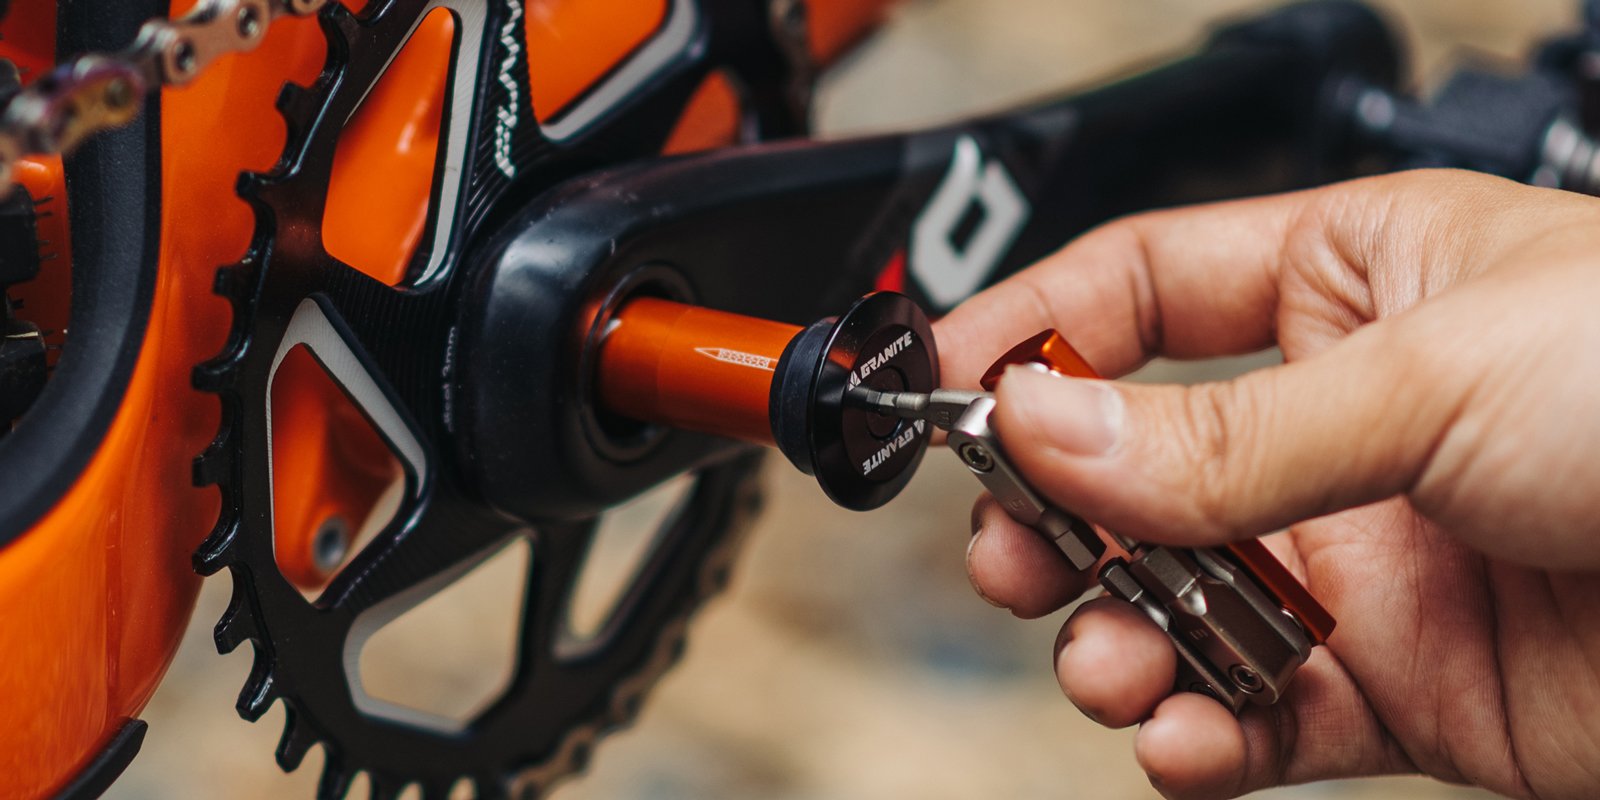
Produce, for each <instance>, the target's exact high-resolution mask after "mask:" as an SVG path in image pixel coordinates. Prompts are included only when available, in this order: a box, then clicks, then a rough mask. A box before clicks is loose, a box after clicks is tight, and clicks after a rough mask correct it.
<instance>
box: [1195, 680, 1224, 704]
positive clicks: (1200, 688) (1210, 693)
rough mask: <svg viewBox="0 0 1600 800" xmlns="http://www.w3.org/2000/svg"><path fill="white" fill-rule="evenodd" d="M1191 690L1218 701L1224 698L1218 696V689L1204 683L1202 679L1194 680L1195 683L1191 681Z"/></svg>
mask: <svg viewBox="0 0 1600 800" xmlns="http://www.w3.org/2000/svg"><path fill="white" fill-rule="evenodd" d="M1189 691H1191V692H1194V693H1195V694H1203V695H1205V696H1206V697H1210V698H1213V699H1215V700H1217V701H1218V702H1221V700H1222V698H1220V697H1217V690H1215V689H1213V688H1211V686H1210V685H1209V684H1206V683H1202V682H1200V681H1194V682H1193V683H1190V684H1189Z"/></svg>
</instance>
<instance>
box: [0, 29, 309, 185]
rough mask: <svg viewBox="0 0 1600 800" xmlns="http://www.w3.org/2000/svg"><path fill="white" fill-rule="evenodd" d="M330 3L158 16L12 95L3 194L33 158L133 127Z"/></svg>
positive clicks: (3, 132)
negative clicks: (169, 98)
mask: <svg viewBox="0 0 1600 800" xmlns="http://www.w3.org/2000/svg"><path fill="white" fill-rule="evenodd" d="M327 3H328V0H204V2H201V3H200V4H199V5H198V6H196V7H195V8H194V9H193V10H191V11H190V12H189V13H188V14H186V15H184V16H183V17H181V18H179V19H173V20H165V19H153V20H150V21H149V22H146V23H145V24H144V25H143V26H142V27H140V29H139V34H138V36H136V37H135V38H134V41H133V44H132V45H130V46H129V47H128V48H127V49H126V50H123V51H122V52H120V53H115V54H106V53H90V54H86V55H81V56H78V57H76V58H74V59H72V60H70V61H67V62H65V63H63V64H61V65H59V66H57V67H56V68H55V69H54V70H51V71H50V72H49V73H48V74H46V75H43V76H41V77H40V78H39V79H38V80H35V81H33V82H32V83H31V84H29V85H28V86H27V87H24V88H22V89H21V90H20V91H16V92H14V93H11V95H10V96H9V98H7V97H3V96H0V101H3V102H4V110H3V111H0V194H4V193H6V192H9V191H10V189H11V185H12V169H13V165H14V164H15V163H16V162H17V160H18V159H21V158H24V157H27V156H50V155H67V154H70V153H71V152H72V151H73V150H74V149H75V148H77V146H78V145H79V144H82V143H83V141H84V140H85V139H87V138H89V137H90V136H93V135H94V134H96V133H100V132H102V131H106V130H110V129H112V128H117V127H121V126H123V125H126V124H128V123H129V122H132V121H133V120H134V118H135V117H137V116H138V115H139V112H140V110H141V109H142V108H143V99H144V97H145V96H146V95H148V94H149V93H151V92H155V91H158V90H160V89H161V88H162V87H165V86H182V85H184V84H187V83H189V82H190V81H193V80H194V79H195V78H196V77H198V76H199V75H200V73H201V72H203V71H204V70H205V68H206V67H208V66H210V65H211V63H212V62H213V61H215V60H217V59H218V58H220V57H222V56H224V55H227V54H229V53H244V52H248V51H251V50H254V49H255V48H256V46H257V45H259V44H261V41H262V40H263V39H265V38H266V36H267V29H268V28H269V27H270V26H271V24H272V23H273V22H274V21H276V20H277V19H279V18H280V17H284V16H290V15H292V16H308V15H310V14H315V13H317V12H318V11H320V10H321V9H322V7H323V6H325V5H327Z"/></svg>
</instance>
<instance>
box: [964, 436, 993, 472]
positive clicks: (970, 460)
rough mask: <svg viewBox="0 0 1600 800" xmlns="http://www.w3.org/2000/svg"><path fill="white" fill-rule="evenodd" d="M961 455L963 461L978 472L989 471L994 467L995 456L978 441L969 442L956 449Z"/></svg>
mask: <svg viewBox="0 0 1600 800" xmlns="http://www.w3.org/2000/svg"><path fill="white" fill-rule="evenodd" d="M956 453H957V455H959V456H961V461H962V462H963V463H965V464H966V465H967V466H969V467H971V468H972V469H975V470H977V471H978V472H989V471H990V470H993V469H994V456H992V455H990V454H989V451H988V450H986V449H984V447H983V446H982V445H980V444H978V443H976V442H967V443H966V444H963V445H961V448H960V449H959V450H957V451H956Z"/></svg>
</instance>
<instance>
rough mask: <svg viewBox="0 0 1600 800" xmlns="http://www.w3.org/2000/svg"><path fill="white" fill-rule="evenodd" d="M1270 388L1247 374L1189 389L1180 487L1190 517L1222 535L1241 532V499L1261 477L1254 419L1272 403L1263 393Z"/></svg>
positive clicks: (1182, 435)
mask: <svg viewBox="0 0 1600 800" xmlns="http://www.w3.org/2000/svg"><path fill="white" fill-rule="evenodd" d="M1265 391H1267V389H1266V388H1265V385H1264V384H1263V383H1262V382H1259V381H1242V380H1241V381H1228V382H1223V383H1210V384H1201V385H1198V386H1194V387H1191V388H1189V389H1188V390H1186V391H1185V392H1184V395H1183V398H1184V399H1183V408H1182V413H1181V417H1180V419H1181V420H1182V430H1181V433H1180V435H1178V436H1176V437H1174V439H1175V441H1176V442H1178V443H1179V445H1180V446H1181V447H1182V448H1183V450H1184V453H1183V457H1182V458H1181V459H1179V464H1181V467H1180V469H1179V471H1178V474H1175V475H1173V476H1172V478H1173V480H1174V481H1175V482H1177V484H1178V485H1177V486H1175V487H1174V488H1175V489H1177V490H1178V491H1179V492H1180V494H1179V496H1181V497H1185V498H1187V500H1188V503H1187V505H1188V511H1189V513H1190V514H1191V515H1192V520H1190V522H1191V523H1192V524H1194V525H1196V526H1197V527H1200V528H1203V529H1206V530H1210V531H1213V532H1215V533H1216V535H1217V536H1219V537H1222V538H1232V537H1234V536H1235V535H1237V534H1238V533H1239V531H1238V530H1237V525H1236V523H1235V519H1236V517H1237V513H1236V510H1237V506H1238V500H1239V498H1240V497H1242V496H1246V495H1247V493H1248V492H1249V491H1250V487H1251V485H1252V484H1253V483H1254V482H1255V480H1256V472H1257V468H1256V462H1257V457H1256V455H1255V451H1256V450H1257V447H1256V444H1257V442H1256V439H1257V436H1256V434H1255V430H1256V429H1257V426H1256V425H1255V423H1254V419H1255V417H1256V416H1257V415H1259V414H1262V413H1266V409H1267V408H1269V407H1270V404H1269V403H1266V402H1263V400H1262V398H1261V396H1260V395H1261V394H1262V393H1263V392H1265Z"/></svg>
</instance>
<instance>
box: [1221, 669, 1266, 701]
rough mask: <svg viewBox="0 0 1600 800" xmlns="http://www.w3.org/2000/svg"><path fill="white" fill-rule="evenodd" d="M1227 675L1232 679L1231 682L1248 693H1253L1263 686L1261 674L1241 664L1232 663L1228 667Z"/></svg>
mask: <svg viewBox="0 0 1600 800" xmlns="http://www.w3.org/2000/svg"><path fill="white" fill-rule="evenodd" d="M1228 677H1229V678H1232V679H1233V684H1234V685H1235V686H1238V687H1239V688H1240V689H1243V690H1244V691H1246V692H1249V693H1250V694H1255V693H1256V692H1259V691H1261V690H1262V689H1263V688H1265V686H1266V684H1265V683H1264V682H1262V680H1261V676H1260V675H1259V674H1257V673H1256V671H1255V670H1253V669H1251V668H1249V667H1247V666H1245V665H1243V664H1234V665H1233V666H1232V667H1231V668H1229V669H1228Z"/></svg>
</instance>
